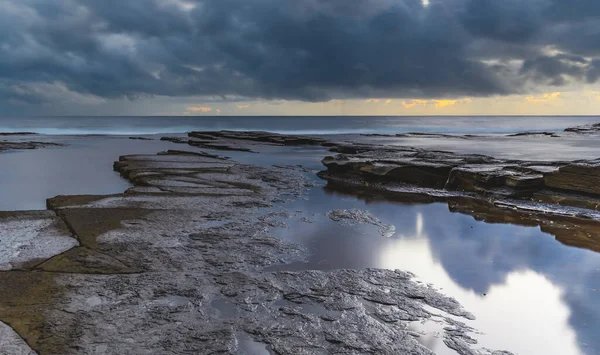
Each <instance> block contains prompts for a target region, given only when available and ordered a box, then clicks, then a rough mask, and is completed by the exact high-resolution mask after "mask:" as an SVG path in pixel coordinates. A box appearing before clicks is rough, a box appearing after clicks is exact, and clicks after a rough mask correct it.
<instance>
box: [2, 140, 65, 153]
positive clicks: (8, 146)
mask: <svg viewBox="0 0 600 355" xmlns="http://www.w3.org/2000/svg"><path fill="white" fill-rule="evenodd" d="M64 146H65V145H64V144H60V143H50V142H8V141H3V142H0V152H2V151H4V150H20V149H27V150H30V149H39V148H48V147H64Z"/></svg>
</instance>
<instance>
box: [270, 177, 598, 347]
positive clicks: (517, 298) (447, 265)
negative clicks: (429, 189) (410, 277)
mask: <svg viewBox="0 0 600 355" xmlns="http://www.w3.org/2000/svg"><path fill="white" fill-rule="evenodd" d="M286 207H287V208H288V209H289V210H290V211H303V213H301V214H297V215H294V216H293V217H291V218H290V219H289V220H287V221H286V223H287V225H288V226H289V227H288V228H280V229H277V232H276V233H277V234H278V235H279V236H280V237H281V238H284V239H286V240H289V241H292V242H296V243H300V244H302V245H304V246H305V247H307V248H308V249H309V250H310V252H311V254H310V257H309V260H307V262H306V263H294V264H290V265H278V266H273V267H271V268H269V270H272V271H278V270H290V271H299V270H307V269H318V270H333V269H343V268H353V269H364V268H384V269H400V270H407V271H410V272H413V273H414V274H416V275H417V280H420V281H422V282H424V283H428V284H429V283H430V284H432V286H433V287H435V288H437V289H441V292H442V293H444V294H446V295H449V296H452V297H454V298H456V299H457V300H458V301H459V302H460V303H461V304H462V305H463V306H464V307H465V308H466V309H467V310H468V311H469V312H471V313H473V314H474V315H475V316H476V317H477V320H476V321H474V322H467V323H468V325H469V326H472V327H473V328H475V329H477V330H478V331H481V333H482V334H479V335H478V336H476V338H477V340H478V341H479V342H480V344H479V346H483V347H487V348H492V349H505V350H509V351H512V352H514V353H516V354H599V353H600V339H599V338H597V336H596V335H597V334H598V332H600V303H599V302H598V301H597V300H598V297H599V296H600V293H599V292H598V290H600V254H598V253H595V252H592V251H589V250H585V249H578V248H574V247H569V246H565V245H563V244H561V243H560V242H558V241H556V240H555V239H554V237H553V236H552V235H549V234H546V233H543V232H541V231H540V230H539V228H538V227H522V226H517V225H510V224H489V223H485V222H478V221H475V220H474V219H473V217H471V216H468V215H463V214H459V213H451V212H450V211H449V210H448V206H447V205H446V204H442V203H434V204H424V205H408V204H400V203H391V202H365V201H362V200H359V199H357V198H354V197H349V196H341V195H337V194H331V193H328V192H326V191H325V190H324V189H322V188H314V189H313V190H312V191H311V192H310V195H309V198H308V200H298V201H296V202H294V203H291V204H288V205H286ZM338 209H343V210H349V209H360V210H364V211H366V212H369V213H370V214H371V215H372V216H374V217H376V218H377V219H379V220H380V221H381V222H382V223H384V224H389V225H393V226H394V227H395V228H396V232H395V234H394V235H393V236H391V237H388V238H386V237H384V236H382V234H381V233H380V231H379V229H380V227H379V226H377V225H373V224H368V223H367V224H363V223H356V224H348V223H343V221H337V222H336V221H333V220H331V219H330V218H329V217H327V213H328V212H329V211H332V210H338ZM307 217H310V218H311V221H312V222H313V223H308V222H307V221H306V220H307V219H306V218H307ZM426 329H427V328H426ZM426 329H425V330H426ZM430 335H431V334H430ZM425 338H427V337H425ZM427 339H429V338H427ZM431 342H432V344H434V345H435V344H438V343H440V342H441V343H440V344H442V345H443V339H439V340H436V338H435V337H433V338H432V340H431ZM435 347H436V351H438V350H437V349H441V348H443V347H442V346H441V345H435Z"/></svg>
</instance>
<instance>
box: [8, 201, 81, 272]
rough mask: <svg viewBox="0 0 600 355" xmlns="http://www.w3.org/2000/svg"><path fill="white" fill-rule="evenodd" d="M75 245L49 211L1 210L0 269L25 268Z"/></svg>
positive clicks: (64, 226) (68, 232) (71, 235)
mask: <svg viewBox="0 0 600 355" xmlns="http://www.w3.org/2000/svg"><path fill="white" fill-rule="evenodd" d="M78 245H79V243H78V242H77V239H75V238H74V236H73V234H72V233H71V231H70V230H69V229H68V228H67V226H66V225H65V224H64V223H63V221H62V220H61V219H60V218H58V217H57V216H56V214H55V213H54V212H52V211H23V212H0V270H3V271H6V270H13V269H19V268H27V267H28V266H32V265H35V264H36V263H39V262H40V261H43V260H46V259H49V258H51V257H53V256H55V255H58V254H61V253H63V252H65V251H67V250H69V249H71V248H73V247H76V246H78Z"/></svg>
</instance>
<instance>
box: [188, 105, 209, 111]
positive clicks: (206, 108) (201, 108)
mask: <svg viewBox="0 0 600 355" xmlns="http://www.w3.org/2000/svg"><path fill="white" fill-rule="evenodd" d="M187 110H188V111H190V112H210V111H212V107H208V106H189V107H188V108H187Z"/></svg>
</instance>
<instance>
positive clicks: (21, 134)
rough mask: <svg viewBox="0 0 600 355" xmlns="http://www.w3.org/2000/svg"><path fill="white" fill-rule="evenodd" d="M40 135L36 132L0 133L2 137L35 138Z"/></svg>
mask: <svg viewBox="0 0 600 355" xmlns="http://www.w3.org/2000/svg"><path fill="white" fill-rule="evenodd" d="M35 135H38V133H35V132H0V137H2V136H4V137H6V136H35Z"/></svg>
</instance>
